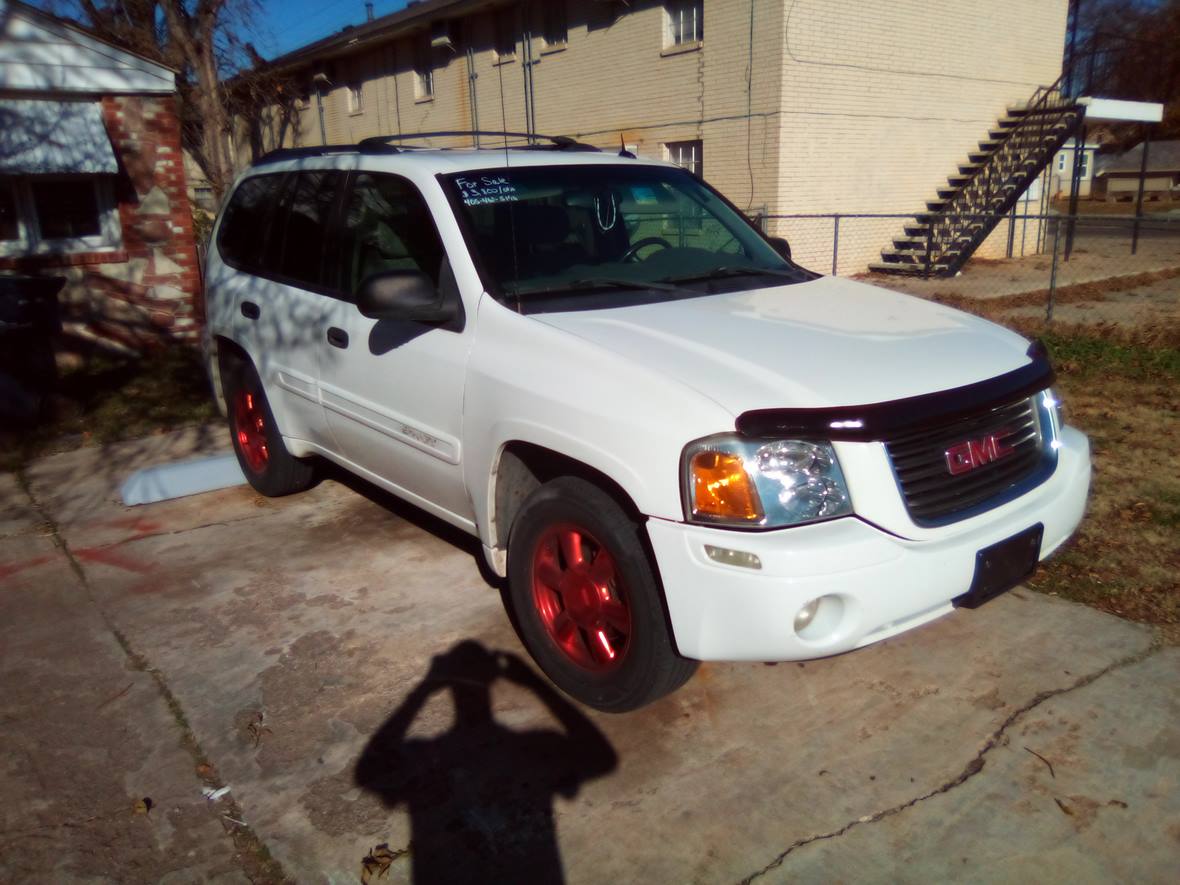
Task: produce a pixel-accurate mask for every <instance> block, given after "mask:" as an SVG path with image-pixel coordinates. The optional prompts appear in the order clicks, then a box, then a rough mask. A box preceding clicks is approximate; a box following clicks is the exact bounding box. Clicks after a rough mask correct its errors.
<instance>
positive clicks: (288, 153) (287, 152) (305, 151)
mask: <svg viewBox="0 0 1180 885" xmlns="http://www.w3.org/2000/svg"><path fill="white" fill-rule="evenodd" d="M355 153H356V145H355V144H317V145H311V146H307V147H289V148H275V149H274V150H273V151H267V152H266V153H265V154H263V155H262V156H261V157H259V158H258V159H257V160H255V161H254V165H255V166H262V165H264V164H266V163H278V162H280V161H282V160H298V159H301V158H303V157H324V156H327V155H329V154H355Z"/></svg>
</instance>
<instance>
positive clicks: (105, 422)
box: [0, 347, 218, 472]
mask: <svg viewBox="0 0 1180 885" xmlns="http://www.w3.org/2000/svg"><path fill="white" fill-rule="evenodd" d="M51 412H52V414H51V415H50V416H49V418H48V420H46V421H44V422H43V423H41V424H39V425H37V426H33V427H24V428H0V472H4V471H12V470H19V469H20V468H21V467H22V466H23V465H24V464H26V463H27V462H28V461H30V460H32V459H33V458H37V457H39V456H41V455H45V454H48V453H51V452H59V451H64V450H67V449H73V448H78V447H79V446H85V445H92V444H102V443H108V442H115V441H116V440H121V439H132V438H134V437H138V436H146V435H148V434H151V433H161V432H164V431H167V430H174V429H176V428H178V427H185V426H189V425H192V424H203V423H206V422H209V421H213V420H216V419H217V417H218V416H217V412H216V409H215V408H214V406H213V398H212V395H211V393H210V391H209V384H208V382H207V381H206V378H205V371H204V367H203V366H202V365H201V360H200V357H199V356H198V354H197V353H196V352H195V351H193V350H190V349H188V348H180V347H177V348H172V349H169V350H165V351H161V352H160V353H156V354H152V355H149V356H145V357H142V358H124V357H114V356H104V355H97V354H92V355H89V356H88V357H87V358H86V359H85V360H83V361H82V362H81V363H80V364H79V365H78V366H76V367H74V368H71V369H67V370H65V371H63V372H62V373H61V377H60V378H59V379H58V383H57V385H56V389H55V391H54V395H53V403H52V410H51Z"/></svg>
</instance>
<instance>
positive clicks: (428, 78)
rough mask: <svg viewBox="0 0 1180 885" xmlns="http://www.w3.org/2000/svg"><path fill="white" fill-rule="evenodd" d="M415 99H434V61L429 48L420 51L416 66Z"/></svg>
mask: <svg viewBox="0 0 1180 885" xmlns="http://www.w3.org/2000/svg"><path fill="white" fill-rule="evenodd" d="M414 98H415V99H416V100H417V101H430V100H431V99H432V98H434V61H433V60H432V59H431V57H430V47H428V46H427V47H423V48H422V49H421V50H419V52H418V61H417V62H416V63H415V65H414Z"/></svg>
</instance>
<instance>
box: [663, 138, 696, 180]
mask: <svg viewBox="0 0 1180 885" xmlns="http://www.w3.org/2000/svg"><path fill="white" fill-rule="evenodd" d="M664 153H665V156H666V157H667V159H668V161H669V162H671V163H675V164H676V165H677V166H679V167H680V168H681V169H687V170H688V171H689V172H691V173H692V174H693V175H698V176H699V175H701V174H702V173H701V170H702V169H703V168H704V152H703V151H702V149H701V142H700V140H699V139H698V140H696V141H670V142H668V143H667V144H665V145H664Z"/></svg>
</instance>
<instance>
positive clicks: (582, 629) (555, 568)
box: [533, 524, 631, 673]
mask: <svg viewBox="0 0 1180 885" xmlns="http://www.w3.org/2000/svg"><path fill="white" fill-rule="evenodd" d="M622 583H623V582H622V578H621V576H620V575H619V571H618V568H617V566H616V565H615V559H614V557H613V556H611V554H610V551H609V550H607V549H606V547H605V546H603V545H602V544H601V543H600V542H599V541H598V540H597V539H596V538H595V537H594V536H593V535H591V534H590V533H589V532H587V531H586V530H585V529H583V528H579V527H577V526H574V525H569V524H561V525H553V526H550V527H548V528H547V529H546V530H545V532H544V533H543V534H542V535H541V537H540V538H539V539H538V540H537V546H536V548H535V550H534V551H533V604H534V605H535V606H536V609H537V614H538V615H540V617H541V623H542V624H543V625H544V627H545V631H546V632H547V633H548V634H549V638H550V639H552V640H553V642H554V643H555V644H556V645H557V647H558V648H559V649H560V650H561V652H562V653H563V654H564V655H565V656H566V657H567V658H568V659H569V660H571V661H573V662H574V663H575V664H577V665H578V666H580V667H583V668H585V669H587V670H590V671H592V672H596V673H607V672H610V671H612V670H614V669H616V668H617V667H619V666H620V665H621V664H622V663H623V659H624V658H625V657H626V655H627V649H628V647H629V645H630V639H631V609H630V608H629V607H628V604H627V598H626V596H625V595H624V594H623V592H622V591H623V587H622Z"/></svg>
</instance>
